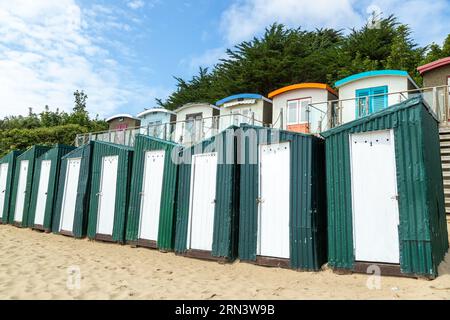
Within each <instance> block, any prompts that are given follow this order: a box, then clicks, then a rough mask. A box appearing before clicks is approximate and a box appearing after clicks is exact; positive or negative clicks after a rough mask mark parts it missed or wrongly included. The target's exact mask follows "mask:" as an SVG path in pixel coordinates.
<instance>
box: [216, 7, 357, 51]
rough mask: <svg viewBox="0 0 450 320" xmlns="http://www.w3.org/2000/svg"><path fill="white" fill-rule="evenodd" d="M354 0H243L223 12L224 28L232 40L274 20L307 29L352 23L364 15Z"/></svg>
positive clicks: (256, 30)
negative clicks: (360, 12)
mask: <svg viewBox="0 0 450 320" xmlns="http://www.w3.org/2000/svg"><path fill="white" fill-rule="evenodd" d="M354 2H356V1H351V0H334V1H329V0H314V1H309V0H277V1H273V0H240V1H236V2H234V3H233V4H232V5H231V6H230V7H229V8H228V9H227V10H226V11H225V12H224V13H223V15H222V20H221V29H222V30H223V32H224V33H225V38H226V40H227V41H228V42H229V43H230V44H234V43H237V42H240V41H243V40H248V39H249V38H251V37H252V36H254V35H255V34H258V33H260V32H261V30H264V28H265V27H267V26H268V25H269V24H271V23H273V22H278V23H284V24H286V25H288V26H295V27H298V26H301V27H302V28H304V29H313V28H316V27H334V28H343V27H352V26H354V25H359V24H361V23H362V18H361V16H360V15H358V14H357V13H356V12H355V10H354V9H353V7H352V4H353V3H354Z"/></svg>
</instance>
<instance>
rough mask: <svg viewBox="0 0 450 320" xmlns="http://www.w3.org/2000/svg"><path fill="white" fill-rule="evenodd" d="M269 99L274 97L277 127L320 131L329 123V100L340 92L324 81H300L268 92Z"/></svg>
mask: <svg viewBox="0 0 450 320" xmlns="http://www.w3.org/2000/svg"><path fill="white" fill-rule="evenodd" d="M269 98H270V99H272V100H273V118H272V119H273V120H272V125H273V127H274V128H278V129H283V130H289V131H294V132H300V133H318V132H321V131H323V130H326V129H327V128H328V127H329V126H330V124H329V121H330V120H331V117H330V116H329V111H330V109H331V104H330V103H329V102H331V101H333V100H336V99H337V98H338V94H337V92H336V91H335V90H333V89H332V88H331V87H330V86H329V85H327V84H324V83H298V84H293V85H290V86H287V87H283V88H280V89H278V90H275V91H273V92H271V93H269Z"/></svg>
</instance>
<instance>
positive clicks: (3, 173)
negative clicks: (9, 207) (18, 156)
mask: <svg viewBox="0 0 450 320" xmlns="http://www.w3.org/2000/svg"><path fill="white" fill-rule="evenodd" d="M8 167H9V164H8V163H2V164H1V166H0V218H1V216H2V215H3V209H4V208H5V195H6V182H7V181H6V180H7V178H8Z"/></svg>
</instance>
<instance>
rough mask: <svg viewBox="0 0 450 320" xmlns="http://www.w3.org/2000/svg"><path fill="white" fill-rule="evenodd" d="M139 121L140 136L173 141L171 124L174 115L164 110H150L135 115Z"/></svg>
mask: <svg viewBox="0 0 450 320" xmlns="http://www.w3.org/2000/svg"><path fill="white" fill-rule="evenodd" d="M137 117H138V118H139V119H141V129H140V133H141V134H146V135H148V136H152V137H156V138H160V139H164V140H173V139H174V137H173V136H172V135H173V129H174V128H173V123H174V122H175V121H176V114H175V112H173V111H170V110H167V109H165V108H151V109H148V110H145V111H143V112H141V113H139V114H138V115H137Z"/></svg>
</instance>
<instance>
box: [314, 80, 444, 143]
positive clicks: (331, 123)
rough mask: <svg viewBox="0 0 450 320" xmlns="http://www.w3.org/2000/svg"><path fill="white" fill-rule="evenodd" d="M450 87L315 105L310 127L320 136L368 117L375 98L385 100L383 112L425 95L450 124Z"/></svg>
mask: <svg viewBox="0 0 450 320" xmlns="http://www.w3.org/2000/svg"><path fill="white" fill-rule="evenodd" d="M449 94H450V87H449V86H437V87H428V88H419V89H411V90H405V91H397V92H389V93H384V94H375V95H369V96H363V97H352V98H348V99H339V100H330V101H324V102H315V103H311V104H309V105H308V110H307V124H308V127H309V128H310V133H313V134H314V133H320V132H323V131H326V130H328V129H331V128H334V127H337V126H339V125H342V124H344V123H347V122H350V121H352V120H355V119H357V118H360V117H364V116H367V115H369V114H371V113H373V112H375V111H378V110H374V109H376V105H375V104H376V103H380V101H377V102H375V100H374V99H376V98H380V97H384V98H385V99H383V100H381V103H383V104H384V105H383V106H382V107H381V109H384V108H385V107H386V106H387V108H389V107H392V106H394V105H396V104H398V103H401V102H403V101H405V100H407V99H410V98H413V97H417V96H421V97H422V98H423V100H424V102H425V103H426V104H427V106H428V108H429V109H430V110H431V111H432V113H433V114H434V116H435V117H436V119H437V120H438V121H439V122H440V123H441V124H442V125H448V124H450V121H449V120H450V119H449V118H450V96H449Z"/></svg>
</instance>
